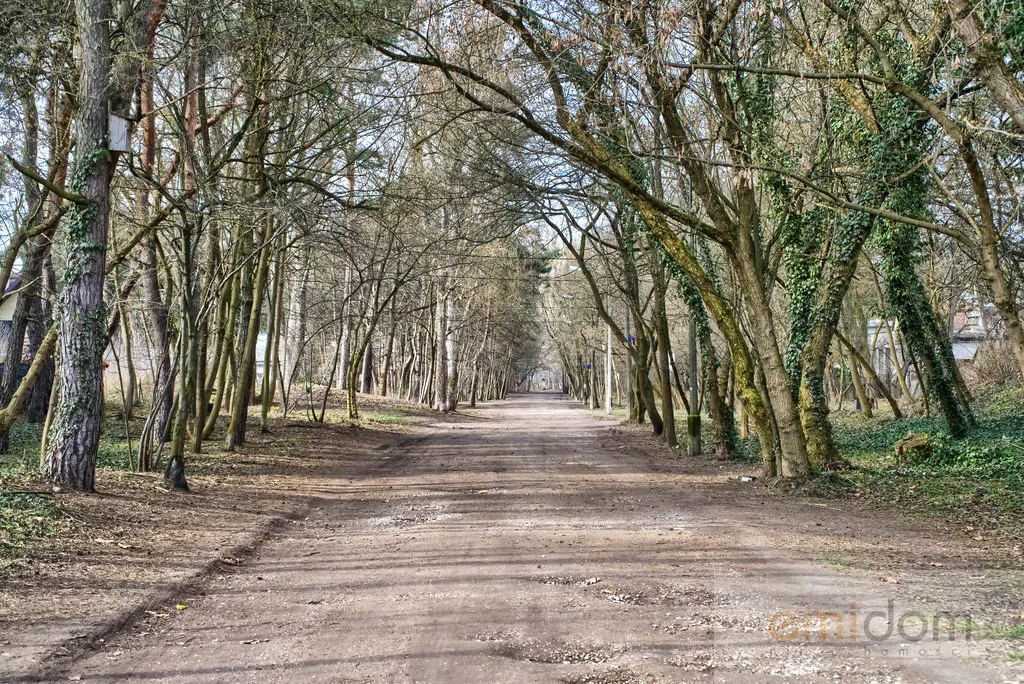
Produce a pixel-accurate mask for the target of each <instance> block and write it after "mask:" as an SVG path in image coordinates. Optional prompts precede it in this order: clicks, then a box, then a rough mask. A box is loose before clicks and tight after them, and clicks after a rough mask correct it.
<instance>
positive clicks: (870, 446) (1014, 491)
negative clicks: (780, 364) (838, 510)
mask: <svg viewBox="0 0 1024 684" xmlns="http://www.w3.org/2000/svg"><path fill="white" fill-rule="evenodd" d="M1022 400H1024V390H1022V388H1020V387H1017V386H1011V387H1003V388H995V389H989V390H987V391H985V392H979V393H978V395H977V396H976V401H975V404H974V408H975V411H976V417H977V425H976V426H975V427H974V428H973V429H972V430H971V432H970V434H969V435H968V436H967V437H966V438H964V439H959V440H957V439H953V438H952V437H950V436H949V434H948V432H947V431H946V429H945V425H944V423H943V421H942V420H941V419H938V418H932V417H916V418H907V419H903V420H893V419H891V418H890V419H889V420H884V419H882V420H880V419H877V418H876V419H873V420H867V419H865V418H864V417H863V416H861V415H860V414H855V413H843V414H836V415H834V417H833V418H834V420H833V430H834V434H835V438H836V442H837V445H838V446H839V449H840V452H841V453H842V454H843V455H844V456H845V457H846V458H847V459H848V460H849V461H850V462H851V463H852V464H853V465H854V469H853V470H851V471H847V472H843V473H823V474H821V475H819V476H818V477H817V478H815V479H813V480H812V481H811V482H809V483H808V484H807V485H805V486H804V488H803V489H804V490H805V491H807V493H809V494H814V495H823V496H829V495H833V496H839V495H845V494H851V493H858V492H859V493H862V494H868V495H871V496H872V497H875V498H879V499H883V500H884V501H885V502H887V503H891V504H894V505H897V506H901V505H904V504H906V505H907V506H908V507H910V508H924V509H927V510H928V511H929V512H938V513H945V512H950V511H959V512H960V513H963V514H971V513H974V514H978V515H982V516H985V517H989V518H995V519H997V520H998V521H999V522H1000V524H1006V523H1013V522H1014V521H1016V524H1018V525H1020V524H1024V401H1022ZM911 432H913V433H924V434H926V435H928V439H929V444H930V446H931V453H930V454H929V455H928V456H927V457H924V458H919V459H917V460H913V461H911V462H907V463H902V462H899V461H898V460H897V459H896V455H895V450H894V445H895V443H896V442H897V441H898V440H900V439H902V438H903V437H905V436H906V435H907V434H908V433H911Z"/></svg>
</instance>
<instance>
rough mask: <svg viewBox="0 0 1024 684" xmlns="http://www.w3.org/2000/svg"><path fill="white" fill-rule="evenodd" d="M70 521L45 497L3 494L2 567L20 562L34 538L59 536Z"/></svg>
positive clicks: (0, 501)
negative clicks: (13, 562) (19, 559)
mask: <svg viewBox="0 0 1024 684" xmlns="http://www.w3.org/2000/svg"><path fill="white" fill-rule="evenodd" d="M66 526H67V519H66V518H65V516H64V514H63V513H62V512H61V510H60V507H59V506H58V505H57V504H56V502H54V500H53V499H52V498H51V497H49V496H46V495H44V494H37V493H29V492H19V491H5V492H0V567H2V566H4V565H7V564H10V562H12V561H14V560H16V559H18V558H19V557H20V556H21V555H22V554H23V552H24V550H25V547H26V545H27V544H28V543H29V542H31V541H32V540H34V539H40V538H45V537H56V536H58V535H59V534H60V533H61V532H62V531H63V530H64V529H65V528H66Z"/></svg>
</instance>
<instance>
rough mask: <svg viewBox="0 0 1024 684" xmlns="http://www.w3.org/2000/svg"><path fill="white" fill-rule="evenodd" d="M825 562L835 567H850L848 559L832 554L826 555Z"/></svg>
mask: <svg viewBox="0 0 1024 684" xmlns="http://www.w3.org/2000/svg"><path fill="white" fill-rule="evenodd" d="M825 564H826V565H829V566H831V567H833V568H848V567H850V564H849V563H847V562H846V561H844V560H843V559H842V558H840V557H839V556H832V555H829V556H825Z"/></svg>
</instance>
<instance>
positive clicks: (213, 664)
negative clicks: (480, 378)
mask: <svg viewBox="0 0 1024 684" xmlns="http://www.w3.org/2000/svg"><path fill="white" fill-rule="evenodd" d="M631 440H632V438H631V436H630V435H629V434H628V433H624V432H622V431H621V430H620V429H618V427H617V426H616V425H614V424H612V423H609V422H605V421H602V420H599V419H597V418H594V417H592V416H591V414H589V413H588V412H586V411H585V410H582V409H581V408H580V407H579V406H578V405H577V404H574V403H572V402H569V401H567V400H566V399H565V398H564V397H562V396H560V395H553V394H533V395H526V396H518V397H514V398H512V399H510V400H508V401H506V402H501V403H495V404H489V405H485V406H482V407H481V408H479V409H477V410H474V411H467V412H465V414H464V415H460V416H459V417H458V418H456V419H455V421H454V422H451V423H442V424H436V425H433V426H432V427H431V428H429V430H426V431H420V432H417V433H414V434H412V435H409V436H405V437H402V438H396V440H395V442H394V443H392V444H390V445H387V447H386V448H383V449H380V450H378V452H376V455H375V456H374V458H373V460H372V462H370V463H367V464H366V468H365V469H364V471H363V472H362V473H339V474H338V476H337V477H336V478H335V479H333V480H325V481H324V484H323V487H322V489H321V491H320V493H319V495H320V496H319V499H318V502H317V503H316V504H315V508H314V510H312V511H311V513H310V515H309V517H308V518H307V519H306V520H304V521H302V522H299V523H296V524H293V525H291V526H290V528H289V529H288V530H287V531H286V532H285V533H284V534H281V535H279V536H278V537H276V538H274V539H273V540H271V541H270V542H269V543H267V544H266V546H265V547H264V548H263V549H262V550H261V552H260V553H259V554H258V557H257V558H255V559H253V560H252V561H251V562H249V563H246V564H245V565H242V566H239V567H226V568H225V571H224V573H223V574H221V575H219V576H217V577H215V578H213V579H211V580H210V581H209V582H208V583H207V584H206V585H205V586H202V587H197V589H196V595H195V596H193V597H191V598H189V599H188V600H187V604H185V605H187V608H185V609H182V610H174V609H173V606H172V607H171V609H169V610H167V611H153V614H152V615H150V616H149V617H148V618H147V619H146V620H144V621H143V622H142V623H140V624H136V625H134V626H133V627H132V629H131V630H129V631H128V632H126V633H125V634H123V635H122V636H120V637H118V638H117V639H114V640H112V641H111V642H110V643H108V644H106V645H105V646H104V647H103V648H101V649H100V650H99V651H98V652H95V653H93V654H92V655H91V656H90V657H89V658H87V659H85V660H84V661H82V662H80V663H78V664H77V665H75V666H74V667H72V668H71V669H70V671H69V672H67V673H64V674H65V675H66V676H69V677H72V678H75V679H80V680H81V681H126V682H131V681H152V680H156V681H166V682H234V681H244V682H310V681H322V682H364V681H365V682H487V683H489V682H580V683H582V682H620V683H621V682H691V681H692V682H700V681H721V682H732V681H736V682H773V681H779V682H782V681H822V682H824V681H829V682H831V681H855V682H871V681H877V682H893V681H900V682H931V681H949V682H982V681H1004V679H1005V677H1003V676H1002V675H1000V674H999V673H998V672H995V671H994V670H988V669H986V667H987V666H986V665H985V663H984V662H983V661H981V660H979V659H978V658H977V657H975V656H976V654H974V653H972V652H971V651H970V648H971V645H970V644H964V643H962V642H960V641H953V642H949V641H941V642H933V641H932V640H931V639H930V638H929V639H928V640H927V646H926V648H927V654H922V653H923V650H922V652H921V653H918V648H919V643H918V642H913V643H908V641H907V640H906V639H905V638H904V637H901V636H900V635H899V634H898V633H894V634H893V636H891V637H889V638H888V639H886V640H884V641H880V642H875V641H872V640H869V639H868V638H867V637H866V635H864V634H862V633H858V634H857V635H856V639H857V640H856V641H853V640H852V639H851V634H850V631H849V625H848V623H852V622H861V623H862V622H863V620H862V618H861V617H860V616H862V615H866V614H867V613H869V612H870V611H872V610H882V611H883V612H884V611H885V610H886V608H887V604H888V602H889V600H890V599H892V600H894V601H895V603H896V605H897V606H898V609H900V610H903V609H910V608H914V607H916V606H915V605H914V604H912V603H906V601H908V600H910V599H909V598H907V597H910V596H912V595H913V592H914V588H913V587H909V586H907V585H906V584H902V585H900V586H899V587H895V586H892V587H891V588H890V586H889V585H885V584H882V583H879V581H878V578H877V577H875V576H873V575H871V574H870V573H857V572H852V571H847V572H840V571H839V570H836V569H832V568H829V567H827V566H825V565H824V564H821V563H817V562H814V561H813V560H810V559H808V558H806V557H803V556H801V555H800V554H794V553H790V552H787V551H785V550H783V549H782V548H780V547H777V545H776V543H775V542H774V541H773V539H772V537H771V536H770V534H769V532H770V530H771V529H772V528H773V518H775V516H777V515H779V514H778V513H777V512H776V511H772V510H771V509H770V507H758V506H741V505H739V503H738V502H737V501H730V500H728V499H722V498H721V497H715V496H712V495H711V494H710V493H709V489H708V487H706V486H703V485H701V484H700V481H699V480H698V478H695V477H693V476H692V475H690V474H687V473H686V472H685V470H686V466H685V464H683V465H681V466H679V467H673V468H665V467H661V466H659V463H664V459H665V458H666V456H665V454H664V452H663V451H659V452H658V453H656V454H653V455H652V454H649V453H648V451H646V450H645V449H644V448H642V447H641V446H639V445H636V444H634V443H633V442H632V441H631ZM679 463H680V462H673V464H675V465H677V464H679ZM706 484H707V481H706V480H705V481H704V485H706ZM798 508H799V507H798ZM799 510H803V511H804V513H803V516H804V519H802V520H800V519H797V520H793V519H791V518H789V519H787V521H786V524H787V525H790V526H793V527H796V526H798V525H802V524H806V525H807V526H809V527H810V526H813V525H815V524H816V523H815V519H818V518H820V516H823V515H826V513H825V512H823V511H821V510H820V509H816V508H813V507H810V506H803V507H802V508H799ZM786 515H787V516H792V515H794V514H793V513H792V512H791V511H789V512H787V513H786ZM780 524H781V522H780ZM897 589H898V590H899V591H900V592H901V593H900V594H899V595H896V594H895V593H894V591H895V590H897ZM851 604H855V606H856V607H855V608H851ZM925 609H926V608H925V607H921V610H922V615H924V616H929V615H930V613H925V612H923V611H924V610H925ZM927 610H931V611H934V607H927ZM819 612H821V613H827V612H835V613H836V614H837V617H839V618H840V621H841V623H842V624H841V625H836V624H835V622H836V621H835V620H834V619H831V618H830V617H829V616H828V615H823V616H819V617H823V619H824V620H825V621H826V623H827V624H825V625H824V629H825V632H824V633H825V635H826V640H825V641H820V640H819V638H820V637H819V632H818V624H817V622H805V620H812V619H811V618H807V617H806V616H808V615H811V614H814V613H819ZM780 616H781V617H780ZM819 617H815V618H813V620H818V619H819ZM895 617H897V618H899V617H900V616H895ZM887 619H889V618H884V619H881V620H877V621H876V622H875V624H874V628H875V632H876V633H879V634H881V633H883V632H884V631H885V629H886V626H885V625H884V624H883V623H884V622H885V621H886V620H887ZM928 619H930V617H929V618H928ZM830 620H831V621H830ZM892 622H895V620H892ZM902 626H903V627H904V628H905V631H906V630H910V629H911V627H912V626H913V625H911V624H910V623H909V622H906V621H904V624H903V625H902ZM804 627H809V628H811V629H810V630H809V631H811V632H813V633H812V634H810V635H809V636H810V640H809V641H808V640H807V639H806V638H805V637H807V636H808V635H806V634H804V633H802V632H801V629H802V628H804ZM859 629H860V628H859V627H858V630H855V631H859ZM837 630H838V631H839V632H841V638H837V634H836V632H837ZM890 631H894V632H895V630H890ZM916 631H917V629H916V627H915V628H914V632H915V633H916ZM794 635H795V636H794ZM920 643H921V644H923V643H924V642H923V641H922V642H920ZM920 648H921V649H924V648H925V646H920Z"/></svg>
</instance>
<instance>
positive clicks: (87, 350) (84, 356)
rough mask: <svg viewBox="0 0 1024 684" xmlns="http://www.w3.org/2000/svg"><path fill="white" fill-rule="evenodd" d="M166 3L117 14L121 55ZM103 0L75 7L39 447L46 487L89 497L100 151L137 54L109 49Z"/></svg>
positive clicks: (101, 314)
mask: <svg viewBox="0 0 1024 684" xmlns="http://www.w3.org/2000/svg"><path fill="white" fill-rule="evenodd" d="M165 6H166V2H165V0H152V1H151V2H148V3H144V4H143V5H142V6H141V7H132V6H127V8H125V7H121V6H118V7H117V8H116V9H118V10H125V9H127V11H128V12H129V13H128V15H127V16H124V17H118V19H119V20H120V21H119V22H118V25H119V31H120V32H122V33H123V34H124V35H125V36H126V37H127V38H126V42H127V44H130V45H135V46H139V47H142V48H144V49H145V48H147V46H150V45H152V41H153V37H154V35H155V34H156V27H157V24H158V23H159V21H160V18H161V17H162V16H163V11H164V9H165ZM115 16H117V15H116V14H115V7H114V6H113V3H111V2H110V0H79V1H78V2H76V3H75V17H76V21H77V24H78V38H79V42H80V44H81V59H80V62H81V67H80V80H79V91H78V114H77V118H76V126H75V129H76V140H75V150H76V155H77V159H76V161H75V165H74V172H73V173H72V177H71V181H70V183H69V184H68V185H69V191H70V192H69V196H68V199H70V200H71V201H72V203H73V206H72V207H71V210H70V212H69V213H68V222H67V238H66V247H65V249H66V253H67V256H66V259H67V261H66V265H65V267H64V277H63V282H62V289H61V292H60V296H59V299H58V301H59V305H58V310H59V312H60V315H59V318H58V320H57V323H58V327H59V335H58V337H59V339H58V350H59V352H58V353H59V356H60V358H61V363H60V378H59V380H60V396H61V398H62V401H61V402H60V404H59V406H58V407H57V412H56V415H55V416H54V419H53V424H52V427H51V432H50V437H49V439H48V445H47V452H46V459H45V469H46V474H47V476H48V477H49V478H50V479H52V480H53V481H54V482H55V483H57V484H58V485H60V486H62V487H66V488H68V489H73V490H77V491H85V492H90V491H93V489H94V487H95V471H96V453H97V449H98V446H99V438H100V423H101V419H102V411H103V351H104V349H105V348H106V338H107V311H106V306H105V305H104V302H103V285H104V280H105V273H104V271H105V266H106V256H107V229H108V225H109V215H110V183H111V180H112V179H113V176H114V169H115V167H116V165H117V158H118V155H117V153H116V152H111V151H110V149H109V143H110V141H109V136H108V132H109V131H108V125H109V117H110V114H111V112H114V113H116V114H119V115H122V116H127V114H128V109H129V105H130V104H131V100H132V96H133V95H134V93H135V89H136V86H137V85H138V81H139V72H140V60H139V58H138V54H136V53H134V52H128V53H125V54H114V53H112V51H111V48H110V39H111V35H110V27H111V19H112V18H114V17H115Z"/></svg>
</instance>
